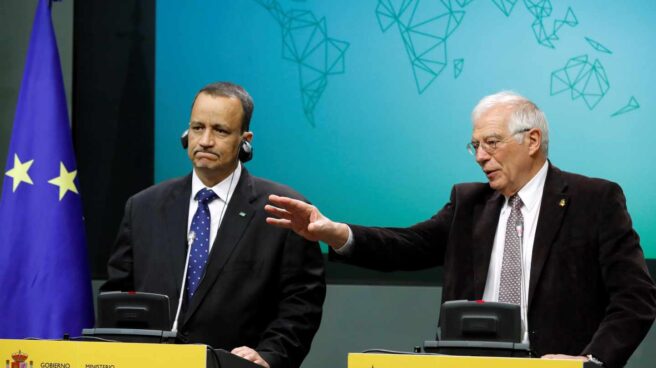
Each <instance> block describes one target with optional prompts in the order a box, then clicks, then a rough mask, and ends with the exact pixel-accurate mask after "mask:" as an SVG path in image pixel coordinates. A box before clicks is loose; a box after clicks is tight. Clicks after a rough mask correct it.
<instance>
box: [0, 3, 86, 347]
mask: <svg viewBox="0 0 656 368" xmlns="http://www.w3.org/2000/svg"><path fill="white" fill-rule="evenodd" d="M5 167H6V169H5V170H4V172H3V174H4V175H5V177H4V183H3V187H2V197H1V198H0V337H1V338H25V337H38V338H61V337H62V336H63V334H64V333H69V334H71V335H72V336H78V335H80V333H81V330H82V328H85V327H91V326H92V325H93V304H92V297H91V278H90V274H89V269H88V264H87V252H86V242H85V235H84V222H83V218H82V202H81V200H80V194H79V192H78V181H77V168H76V164H75V156H74V153H73V144H72V139H71V129H70V126H69V123H68V112H67V106H66V96H65V93H64V84H63V79H62V74H61V66H60V63H59V53H58V52H57V43H56V40H55V34H54V30H53V27H52V20H51V17H50V2H49V1H48V0H40V1H39V5H38V6H37V10H36V15H35V17H34V25H33V26H32V34H31V36H30V45H29V48H28V52H27V58H26V62H25V71H24V74H23V81H22V84H21V89H20V94H19V96H18V103H17V105H16V115H15V117H14V126H13V132H12V136H11V143H10V145H9V152H8V155H7V165H6V166H5Z"/></svg>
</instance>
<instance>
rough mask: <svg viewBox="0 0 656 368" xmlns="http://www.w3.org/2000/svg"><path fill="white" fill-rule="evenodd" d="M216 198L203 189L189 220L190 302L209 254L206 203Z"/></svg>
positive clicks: (188, 277)
mask: <svg viewBox="0 0 656 368" xmlns="http://www.w3.org/2000/svg"><path fill="white" fill-rule="evenodd" d="M216 198H218V196H217V195H216V193H214V192H213V191H212V190H211V189H207V188H203V189H201V190H200V191H198V193H197V194H196V200H197V201H198V209H197V210H196V214H194V218H193V219H192V220H191V228H190V229H189V233H190V234H191V233H192V232H193V235H191V238H193V243H192V244H191V253H190V254H189V265H188V266H187V297H188V298H189V300H191V297H192V296H194V293H195V292H196V289H198V285H200V280H201V279H202V278H203V272H205V265H207V259H208V256H209V253H210V208H209V206H208V203H210V202H212V201H213V200H214V199H216Z"/></svg>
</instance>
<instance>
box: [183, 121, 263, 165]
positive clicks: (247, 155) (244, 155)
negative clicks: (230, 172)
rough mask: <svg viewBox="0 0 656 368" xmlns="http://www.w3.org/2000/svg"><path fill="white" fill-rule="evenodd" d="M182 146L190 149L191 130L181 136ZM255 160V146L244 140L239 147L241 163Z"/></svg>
mask: <svg viewBox="0 0 656 368" xmlns="http://www.w3.org/2000/svg"><path fill="white" fill-rule="evenodd" d="M180 144H182V148H184V149H187V148H188V147H189V129H187V130H185V131H184V132H182V135H181V136H180ZM252 159H253V145H251V142H249V141H247V140H245V139H242V140H241V144H240V145H239V161H241V162H248V161H250V160H252Z"/></svg>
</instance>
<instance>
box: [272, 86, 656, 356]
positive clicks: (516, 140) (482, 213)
mask: <svg viewBox="0 0 656 368" xmlns="http://www.w3.org/2000/svg"><path fill="white" fill-rule="evenodd" d="M472 120H473V132H472V139H471V142H470V143H469V144H467V149H468V150H469V152H470V153H471V154H472V155H473V156H474V157H475V159H476V162H477V163H478V164H479V165H480V166H481V168H482V169H483V172H484V173H485V175H486V177H487V179H488V183H465V184H457V185H455V186H454V187H453V189H452V192H451V198H450V201H449V203H447V204H446V205H445V206H444V207H443V208H442V209H441V210H440V211H438V212H437V213H436V214H435V215H434V216H433V217H431V218H430V219H428V220H426V221H423V222H420V223H418V224H415V225H413V226H411V227H408V228H374V227H363V226H357V225H347V224H344V223H339V222H333V221H331V220H330V219H328V218H327V217H325V216H323V215H322V214H321V213H320V212H319V210H318V209H317V208H316V207H314V206H311V205H308V204H306V203H304V202H300V201H297V200H293V199H290V198H284V197H278V196H270V197H269V201H270V203H271V204H270V205H267V206H266V210H267V211H268V212H269V213H270V214H271V215H273V216H274V217H270V218H268V219H267V222H268V223H270V224H272V225H276V226H279V227H283V228H289V229H293V230H294V231H295V232H296V233H298V234H300V235H301V236H303V237H305V238H306V239H310V240H321V241H324V242H326V243H327V244H328V245H330V247H331V248H332V249H333V250H334V251H335V252H337V253H338V255H340V256H341V257H342V258H344V259H345V260H346V261H347V262H350V263H353V264H356V265H360V266H363V267H368V268H373V269H378V270H387V271H390V270H417V269H422V268H427V267H433V266H436V265H443V267H444V288H443V293H442V295H443V301H448V300H462V299H467V300H480V299H482V300H486V301H501V302H506V303H514V304H518V305H520V306H521V307H522V322H523V323H522V325H523V332H524V335H523V336H524V342H529V343H530V346H531V348H532V350H533V351H534V352H535V353H536V354H537V355H538V356H541V357H543V358H557V359H579V360H583V361H591V362H593V363H596V364H599V365H604V366H607V367H620V366H623V365H624V364H625V363H626V361H627V360H628V358H629V357H630V356H631V354H632V353H633V351H634V350H635V349H636V348H637V346H638V345H639V344H640V342H641V341H642V339H643V338H644V336H645V335H646V334H647V332H648V331H649V328H650V326H651V324H652V322H653V320H654V318H655V316H656V287H655V286H654V282H653V280H652V279H651V277H650V275H649V273H648V271H647V267H646V263H645V260H644V256H643V253H642V249H641V247H640V242H639V237H638V235H637V234H636V232H635V231H634V230H633V228H632V224H631V219H630V216H629V214H628V212H627V209H626V203H625V198H624V195H623V193H622V190H621V188H620V187H619V186H618V185H617V184H615V183H612V182H609V181H606V180H602V179H593V178H588V177H584V176H581V175H577V174H572V173H567V172H564V171H561V170H559V169H558V168H556V167H555V166H553V165H552V164H551V162H549V161H548V160H547V156H548V152H549V129H548V124H547V120H546V118H545V116H544V114H543V113H542V111H541V110H540V109H539V108H538V107H537V106H536V105H535V104H534V103H532V102H531V101H529V100H528V99H526V98H524V97H522V96H520V95H517V94H515V93H513V92H499V93H497V94H494V95H491V96H487V97H485V98H483V99H482V100H481V101H480V102H479V103H478V105H477V106H476V107H475V108H474V110H473V112H472Z"/></svg>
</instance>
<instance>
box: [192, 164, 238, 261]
mask: <svg viewBox="0 0 656 368" xmlns="http://www.w3.org/2000/svg"><path fill="white" fill-rule="evenodd" d="M240 177H241V162H239V163H238V164H237V168H236V169H235V171H233V172H232V174H230V175H229V176H228V177H227V178H225V179H223V180H222V181H221V182H220V183H218V184H217V185H215V186H213V187H211V188H207V187H206V186H205V184H203V182H202V181H200V178H199V177H198V175H196V171H195V170H194V171H193V173H192V175H191V197H190V198H189V216H188V217H187V233H189V229H190V228H191V220H192V219H193V218H194V214H195V213H196V210H197V209H198V201H197V200H196V199H194V198H195V197H196V194H197V193H198V192H199V191H200V190H201V189H203V188H207V189H211V190H212V191H213V192H214V193H216V195H217V196H218V197H219V198H217V199H215V200H213V201H212V202H210V203H209V204H208V207H209V209H210V251H211V250H212V245H213V244H214V240H216V234H217V233H218V231H219V226H221V221H223V216H224V215H225V211H226V207H227V205H228V203H230V198H232V194H233V193H234V192H235V187H236V186H237V183H238V182H239V178H240Z"/></svg>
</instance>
